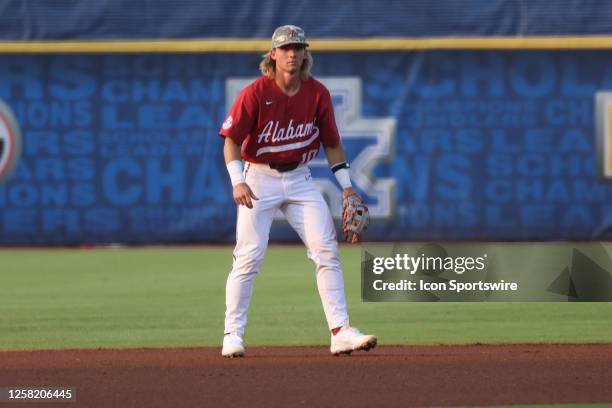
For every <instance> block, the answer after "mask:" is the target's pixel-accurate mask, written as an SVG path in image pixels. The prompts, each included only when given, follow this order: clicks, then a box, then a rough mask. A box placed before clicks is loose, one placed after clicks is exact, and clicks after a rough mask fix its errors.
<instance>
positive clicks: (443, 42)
mask: <svg viewBox="0 0 612 408" xmlns="http://www.w3.org/2000/svg"><path fill="white" fill-rule="evenodd" d="M309 43H310V48H311V50H312V51H315V52H332V51H336V52H338V51H353V52H366V51H421V50H538V49H540V50H574V49H575V50H602V49H612V35H611V36H583V37H563V36H559V37H436V38H363V39H358V38H351V39H333V38H328V39H313V40H309ZM269 47H270V40H268V39H240V38H236V39H227V38H223V39H214V38H209V39H205V40H138V41H3V42H0V53H3V54H74V53H96V54H107V53H108V54H111V53H221V52H240V53H244V52H257V53H261V52H265V51H267V50H268V49H269Z"/></svg>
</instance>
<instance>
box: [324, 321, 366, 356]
mask: <svg viewBox="0 0 612 408" xmlns="http://www.w3.org/2000/svg"><path fill="white" fill-rule="evenodd" d="M376 343H377V339H376V336H373V335H371V334H363V333H362V332H360V331H359V330H357V329H356V328H354V327H350V326H345V327H343V328H342V329H341V330H340V331H339V332H338V333H337V334H336V335H335V336H334V335H333V334H332V336H331V347H330V348H329V349H330V351H331V353H332V354H333V355H335V356H338V355H340V354H351V353H352V352H353V351H355V350H365V351H369V350H370V349H373V348H374V347H376Z"/></svg>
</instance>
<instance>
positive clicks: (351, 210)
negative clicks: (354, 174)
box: [342, 187, 370, 244]
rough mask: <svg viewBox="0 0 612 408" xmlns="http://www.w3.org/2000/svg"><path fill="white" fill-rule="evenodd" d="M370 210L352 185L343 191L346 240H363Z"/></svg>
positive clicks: (351, 241)
mask: <svg viewBox="0 0 612 408" xmlns="http://www.w3.org/2000/svg"><path fill="white" fill-rule="evenodd" d="M369 223H370V212H369V211H368V207H366V206H365V205H364V204H363V199H362V198H361V196H360V195H359V194H357V193H356V192H355V190H353V189H352V188H351V187H348V188H345V189H344V190H343V191H342V232H344V240H345V241H346V242H350V243H351V244H355V243H357V242H359V241H360V240H361V235H362V233H363V231H365V230H367V229H368V224H369Z"/></svg>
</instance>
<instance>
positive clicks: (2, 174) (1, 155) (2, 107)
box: [0, 99, 21, 184]
mask: <svg viewBox="0 0 612 408" xmlns="http://www.w3.org/2000/svg"><path fill="white" fill-rule="evenodd" d="M20 153H21V133H20V131H19V126H18V124H17V120H16V119H15V116H14V115H13V112H12V111H11V108H9V106H8V105H7V104H6V103H4V101H3V100H2V99H0V184H2V183H4V182H5V181H6V180H8V178H9V177H10V175H11V174H12V173H13V170H14V169H15V166H16V165H17V161H18V160H19V155H20Z"/></svg>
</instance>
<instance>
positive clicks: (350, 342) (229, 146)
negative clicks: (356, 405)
mask: <svg viewBox="0 0 612 408" xmlns="http://www.w3.org/2000/svg"><path fill="white" fill-rule="evenodd" d="M307 47H308V43H307V42H306V40H305V36H304V31H303V30H302V29H301V28H299V27H296V26H292V25H285V26H282V27H279V28H277V29H276V30H275V31H274V34H273V35H272V49H271V50H270V51H269V52H268V53H267V54H266V55H265V56H264V58H263V60H262V62H261V64H260V69H261V72H262V74H263V75H262V76H261V77H260V78H259V79H257V80H256V81H255V82H253V83H251V84H250V85H249V86H247V87H246V88H244V89H243V90H242V91H241V93H240V94H239V96H238V97H237V98H236V101H235V102H234V105H233V106H232V108H231V110H230V112H229V114H228V116H227V118H226V119H225V122H224V123H223V125H222V127H221V130H220V132H219V133H220V135H221V136H222V137H224V138H225V142H224V143H225V145H224V148H223V153H224V157H225V163H226V165H227V170H228V172H229V175H230V179H231V182H232V186H233V198H234V201H235V202H236V204H238V218H237V223H236V247H235V249H234V253H233V254H234V261H233V265H232V270H231V272H230V273H229V276H228V278H227V286H226V312H225V335H224V338H223V349H222V351H221V354H222V355H223V356H225V357H242V356H244V344H243V335H244V330H245V326H246V323H247V311H248V307H249V301H250V298H251V294H252V290H253V279H254V278H255V276H256V275H257V273H258V272H259V267H260V265H261V262H262V261H263V259H264V253H265V251H266V248H267V245H268V237H269V233H270V227H271V225H272V220H273V218H274V214H275V213H276V212H277V210H280V211H282V212H283V213H284V215H285V216H286V217H287V220H288V221H289V224H290V225H291V226H292V227H293V228H294V229H295V231H296V232H297V233H298V235H299V236H300V238H301V239H302V241H303V242H304V244H305V245H306V247H307V250H308V251H307V254H308V257H309V258H310V259H312V260H313V261H314V263H315V265H316V278H317V287H318V291H319V295H320V297H321V302H322V304H323V310H324V313H325V317H326V319H327V323H328V326H329V329H330V330H331V332H332V335H331V347H330V350H331V352H332V354H335V355H338V354H350V353H351V352H352V351H354V350H369V349H371V348H372V347H374V346H376V341H377V340H376V337H375V336H372V335H365V334H363V333H361V332H360V331H359V330H357V329H356V328H354V327H351V326H350V325H349V317H348V313H347V307H346V300H345V296H344V280H343V275H342V268H341V265H340V260H339V257H338V242H337V239H336V231H335V228H334V223H333V220H332V216H331V214H330V211H329V208H328V207H327V204H326V202H325V201H324V199H323V197H322V195H321V193H320V192H319V190H318V189H317V187H316V184H315V183H314V182H313V180H312V177H311V174H310V169H309V168H308V165H307V163H308V162H309V161H310V160H311V159H313V158H314V157H315V156H316V154H317V152H318V151H319V148H320V146H321V145H322V146H323V149H324V151H325V154H326V156H327V159H328V162H329V163H330V166H331V169H332V171H333V172H334V174H335V176H336V178H337V179H338V182H339V184H340V185H341V186H342V188H343V206H344V222H345V227H344V230H345V232H346V235H347V239H348V240H349V241H351V242H357V241H358V240H359V236H360V233H361V231H362V230H363V228H365V226H366V225H367V220H369V218H367V207H365V206H363V203H362V201H361V198H360V197H359V196H358V195H357V194H356V193H355V192H354V191H353V189H352V188H351V180H350V178H349V172H348V167H349V166H348V164H347V162H346V158H345V154H344V149H343V147H342V144H341V143H340V136H339V134H338V129H337V127H336V123H335V118H334V111H333V107H332V102H331V97H330V94H329V91H328V90H327V88H325V86H323V84H321V83H320V82H318V81H317V80H315V79H314V78H313V77H312V76H311V75H310V68H311V66H312V57H311V55H310V53H309V52H308V49H307ZM243 160H244V163H243Z"/></svg>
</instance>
